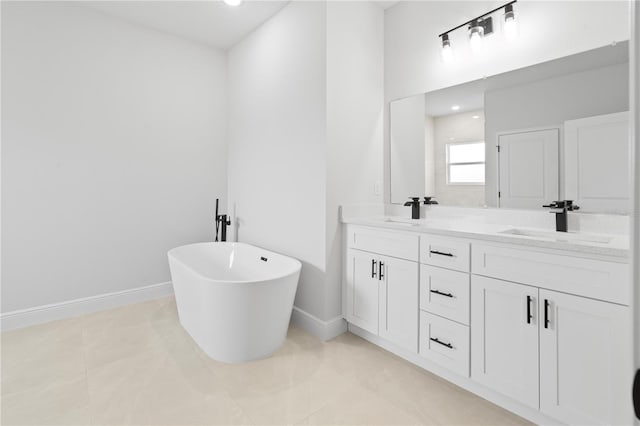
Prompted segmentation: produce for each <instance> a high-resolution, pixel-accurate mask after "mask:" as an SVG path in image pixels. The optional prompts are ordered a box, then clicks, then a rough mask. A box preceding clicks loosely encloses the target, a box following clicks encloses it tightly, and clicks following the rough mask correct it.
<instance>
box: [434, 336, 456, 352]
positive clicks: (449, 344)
mask: <svg viewBox="0 0 640 426" xmlns="http://www.w3.org/2000/svg"><path fill="white" fill-rule="evenodd" d="M429 340H431V341H432V342H436V343H438V344H440V345H442V346H446V347H447V348H449V349H453V345H452V344H451V343H445V342H443V341H441V340H439V339H438V338H437V337H429Z"/></svg>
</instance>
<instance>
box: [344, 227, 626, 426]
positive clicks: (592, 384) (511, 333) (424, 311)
mask: <svg viewBox="0 0 640 426" xmlns="http://www.w3.org/2000/svg"><path fill="white" fill-rule="evenodd" d="M345 238H346V245H347V250H346V253H347V255H346V265H345V276H344V285H343V291H344V293H343V301H344V305H343V312H344V317H345V319H346V320H347V321H348V322H349V323H350V324H352V325H354V326H356V327H355V328H353V329H352V330H353V331H354V333H356V334H360V335H362V336H363V337H365V338H367V339H370V340H371V341H374V342H375V343H377V344H379V345H381V346H383V347H385V348H387V349H389V350H391V351H392V352H395V353H397V354H399V355H400V356H403V357H405V358H406V359H409V360H411V361H412V362H414V363H416V364H418V365H420V366H422V367H423V368H425V369H427V370H430V371H433V372H435V373H436V374H440V375H442V376H443V377H446V378H448V379H449V380H452V381H454V382H455V383H456V384H458V385H460V386H463V387H466V388H467V389H469V390H471V391H472V392H475V393H477V394H479V395H481V396H482V397H484V398H487V399H490V400H492V401H493V402H496V403H498V404H500V405H504V406H507V407H509V408H510V409H513V410H514V411H515V412H516V413H517V414H520V415H524V416H527V417H528V418H530V419H533V420H534V421H537V422H543V423H544V422H563V423H567V424H581V425H583V424H585V425H586V424H600V425H604V424H630V423H631V422H632V419H633V413H632V407H631V401H630V386H631V374H630V372H631V371H632V368H631V361H632V360H631V353H632V350H631V349H632V348H631V340H630V336H631V332H630V328H631V314H630V310H629V308H628V306H626V305H627V304H628V302H629V300H630V289H631V286H630V277H629V268H628V263H627V262H626V261H625V260H624V259H620V258H616V257H613V256H605V255H600V254H585V253H580V252H577V251H576V252H574V251H569V250H562V251H561V250H558V249H556V248H555V247H531V246H527V245H525V244H526V242H523V243H522V244H518V243H511V244H509V243H503V242H493V241H490V240H488V239H486V240H485V239H482V238H478V239H466V238H461V237H458V236H451V237H449V236H448V235H431V234H429V233H426V232H423V233H421V232H412V231H410V230H403V231H400V230H398V231H396V230H391V229H386V228H384V229H377V228H375V227H368V226H359V225H348V226H347V227H346V232H345ZM361 330H364V332H362V331H361ZM440 367H444V368H440ZM445 369H446V370H445ZM451 372H452V373H451ZM454 373H455V374H454ZM467 385H468V386H467ZM514 401H517V402H518V404H516V405H515V407H516V408H514Z"/></svg>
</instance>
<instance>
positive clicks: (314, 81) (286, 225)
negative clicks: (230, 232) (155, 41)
mask: <svg viewBox="0 0 640 426" xmlns="http://www.w3.org/2000/svg"><path fill="white" fill-rule="evenodd" d="M325 25H326V9H325V5H324V4H323V3H321V2H292V3H290V4H289V5H287V6H286V7H285V8H283V9H282V10H281V11H280V12H278V14H276V15H275V16H274V17H273V18H271V19H270V20H269V21H267V22H266V23H265V24H263V25H262V26H261V27H259V28H258V29H257V30H256V31H254V32H253V33H252V34H250V35H249V36H248V37H247V38H246V39H244V40H243V41H242V42H240V43H239V44H237V45H236V46H234V47H233V48H232V49H231V50H230V51H229V54H228V61H229V63H228V75H229V79H228V82H229V162H228V170H229V191H228V192H229V208H230V210H231V211H232V212H234V213H235V216H236V218H237V219H236V220H237V229H235V231H236V232H237V239H238V241H243V242H249V243H252V244H256V245H258V246H261V247H264V248H266V249H270V250H274V251H277V252H280V253H284V254H287V255H291V256H293V257H295V258H297V259H299V260H300V261H301V262H302V264H303V267H302V273H301V277H300V283H299V286H298V293H297V295H296V302H295V303H296V306H298V307H300V308H301V309H303V310H305V311H307V312H309V313H311V314H312V315H315V316H317V317H323V316H324V299H325V252H326V251H325V250H326V223H325V217H326V198H325V194H326V173H327V171H326V157H327V146H326V54H325V52H326V28H325Z"/></svg>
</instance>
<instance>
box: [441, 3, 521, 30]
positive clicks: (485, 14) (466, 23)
mask: <svg viewBox="0 0 640 426" xmlns="http://www.w3.org/2000/svg"><path fill="white" fill-rule="evenodd" d="M517 1H518V0H513V1H510V2H509V3H506V4H503V5H502V6H500V7H496V8H495V9H493V10H490V11H489V12H487V13H484V14H482V15H480V16H478V17H476V18H473V19H470V20H468V21H467V22H465V23H463V24H460V25H458V26H457V27H453V28H451V29H450V30H449V31H445V32H443V33H442V34H440V35H439V36H438V37H442V36H445V35H448V34H449V33H450V32H452V31H455V30H457V29H459V28H462V27H464V26H465V25H469V24H471V23H474V22H478V21H480V22H481V21H482V19H483V18H484V17H485V16H489V15H491V14H492V13H494V12H497V11H499V10H500V9H504V8H506V7H507V6H511V5H512V4H514V3H516V2H517Z"/></svg>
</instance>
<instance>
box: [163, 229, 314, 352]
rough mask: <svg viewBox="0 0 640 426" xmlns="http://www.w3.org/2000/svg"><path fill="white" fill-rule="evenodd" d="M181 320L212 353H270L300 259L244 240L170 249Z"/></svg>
mask: <svg viewBox="0 0 640 426" xmlns="http://www.w3.org/2000/svg"><path fill="white" fill-rule="evenodd" d="M168 256H169V267H170V269H171V278H172V280H173V289H174V292H175V297H176V303H177V306H178V317H179V319H180V324H182V326H183V327H184V328H185V330H187V332H188V333H189V334H190V335H191V337H192V338H193V340H195V342H196V343H197V344H198V345H199V346H200V347H201V348H202V350H204V352H206V353H207V355H209V356H210V357H211V358H213V359H215V360H218V361H223V362H244V361H251V360H256V359H261V358H265V357H267V356H269V355H271V354H272V353H274V352H275V351H276V350H278V348H280V346H282V344H283V343H284V340H285V338H286V336H287V329H288V326H289V319H290V317H291V310H292V308H293V299H294V297H295V293H296V288H297V286H298V278H299V277H300V269H301V267H302V264H301V263H300V262H299V261H298V260H296V259H292V258H290V257H287V256H283V255H281V254H277V253H273V252H270V251H267V250H263V249H261V248H259V247H255V246H252V245H249V244H243V243H223V242H218V243H198V244H190V245H186V246H181V247H177V248H174V249H172V250H169V253H168Z"/></svg>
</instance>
